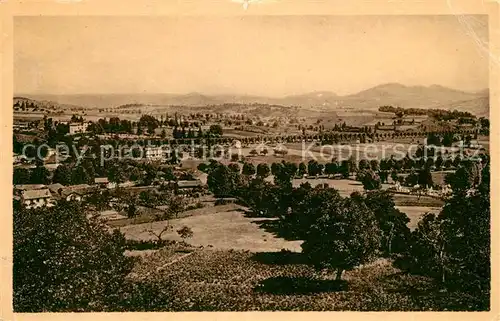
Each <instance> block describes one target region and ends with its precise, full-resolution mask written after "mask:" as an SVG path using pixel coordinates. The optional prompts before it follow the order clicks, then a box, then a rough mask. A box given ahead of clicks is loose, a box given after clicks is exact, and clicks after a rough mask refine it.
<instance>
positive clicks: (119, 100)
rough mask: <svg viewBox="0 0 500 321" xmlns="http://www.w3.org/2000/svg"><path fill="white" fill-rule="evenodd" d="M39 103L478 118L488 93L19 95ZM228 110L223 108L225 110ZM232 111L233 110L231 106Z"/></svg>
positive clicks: (400, 89) (417, 89) (396, 87)
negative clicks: (434, 111) (410, 112)
mask: <svg viewBox="0 0 500 321" xmlns="http://www.w3.org/2000/svg"><path fill="white" fill-rule="evenodd" d="M23 96H25V97H28V98H30V99H35V100H39V101H50V102H53V103H57V104H59V105H63V106H64V105H71V106H83V107H86V108H115V107H118V106H122V105H127V104H138V105H142V106H146V105H151V106H154V107H155V108H159V107H162V106H163V107H166V106H189V107H202V106H211V107H214V106H220V105H223V104H243V105H251V104H267V105H277V106H284V107H292V106H298V107H300V108H301V109H312V110H318V111H319V110H321V111H336V110H341V109H349V110H376V109H378V107H379V106H382V105H392V106H400V107H404V108H424V109H429V108H442V109H457V110H459V111H468V112H471V113H474V114H477V115H479V116H484V115H487V114H488V111H489V104H488V98H489V93H488V91H487V90H485V91H480V92H477V93H470V92H464V91H460V90H455V89H451V88H447V87H443V86H438V85H432V86H428V87H425V86H405V85H401V84H397V83H390V84H384V85H379V86H376V87H373V88H369V89H366V90H363V91H361V92H358V93H356V94H351V95H345V96H339V95H336V94H335V93H333V92H329V91H317V92H311V93H305V94H300V95H291V96H285V97H279V98H272V97H261V96H251V95H204V94H200V93H188V94H183V95H179V94H150V93H144V94H78V95H23ZM229 107H231V106H225V108H226V109H228V108H229ZM233 107H234V106H233Z"/></svg>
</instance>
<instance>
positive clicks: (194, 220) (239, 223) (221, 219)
mask: <svg viewBox="0 0 500 321" xmlns="http://www.w3.org/2000/svg"><path fill="white" fill-rule="evenodd" d="M239 208H240V207H239V206H238V205H235V204H228V205H221V206H214V207H207V208H202V209H197V210H193V212H196V213H192V215H191V216H189V217H185V218H180V219H172V220H170V221H169V224H171V225H172V229H171V230H170V231H168V232H165V233H164V235H163V239H164V240H173V241H180V240H181V238H180V236H179V235H178V234H177V232H176V231H177V230H178V229H179V228H181V227H183V226H187V227H189V228H191V230H192V231H193V233H194V234H193V237H192V238H190V239H188V240H186V242H187V243H189V244H192V245H196V246H205V247H208V246H210V247H213V248H217V249H240V250H249V251H279V250H281V249H283V248H286V249H290V250H294V251H300V243H301V242H300V241H286V240H284V239H282V238H278V237H276V236H274V234H273V233H271V232H267V231H264V230H262V229H260V228H259V224H258V223H259V221H262V220H266V219H259V218H249V217H245V215H243V213H242V212H241V210H239ZM165 225H166V222H165V221H160V222H153V223H145V224H136V225H128V226H122V227H121V228H120V230H121V231H122V232H123V233H124V234H125V237H126V238H127V239H131V240H153V239H155V236H154V235H152V234H150V233H149V232H148V230H150V229H152V230H153V231H155V233H157V232H159V231H161V230H162V229H163V228H164V227H165Z"/></svg>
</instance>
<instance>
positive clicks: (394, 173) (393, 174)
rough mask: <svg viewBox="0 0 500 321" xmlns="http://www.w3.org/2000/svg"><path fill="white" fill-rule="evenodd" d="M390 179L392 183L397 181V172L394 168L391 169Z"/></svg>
mask: <svg viewBox="0 0 500 321" xmlns="http://www.w3.org/2000/svg"><path fill="white" fill-rule="evenodd" d="M391 179H392V182H393V183H396V182H397V181H398V172H397V171H396V170H392V171H391Z"/></svg>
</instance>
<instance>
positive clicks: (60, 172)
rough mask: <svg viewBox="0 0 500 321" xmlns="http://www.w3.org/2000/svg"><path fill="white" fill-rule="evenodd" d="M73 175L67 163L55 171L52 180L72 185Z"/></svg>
mask: <svg viewBox="0 0 500 321" xmlns="http://www.w3.org/2000/svg"><path fill="white" fill-rule="evenodd" d="M71 176H72V175H71V170H70V169H69V167H68V166H67V165H65V164H61V165H59V166H58V167H57V168H56V170H55V171H54V177H53V178H52V182H53V183H59V184H62V185H71V181H72V180H71Z"/></svg>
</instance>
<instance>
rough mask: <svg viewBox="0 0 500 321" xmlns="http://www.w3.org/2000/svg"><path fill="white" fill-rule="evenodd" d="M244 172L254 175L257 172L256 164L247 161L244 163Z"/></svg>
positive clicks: (244, 173)
mask: <svg viewBox="0 0 500 321" xmlns="http://www.w3.org/2000/svg"><path fill="white" fill-rule="evenodd" d="M242 174H243V175H247V176H252V175H254V174H255V166H254V165H253V164H252V163H247V162H245V163H244V164H243V169H242Z"/></svg>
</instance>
